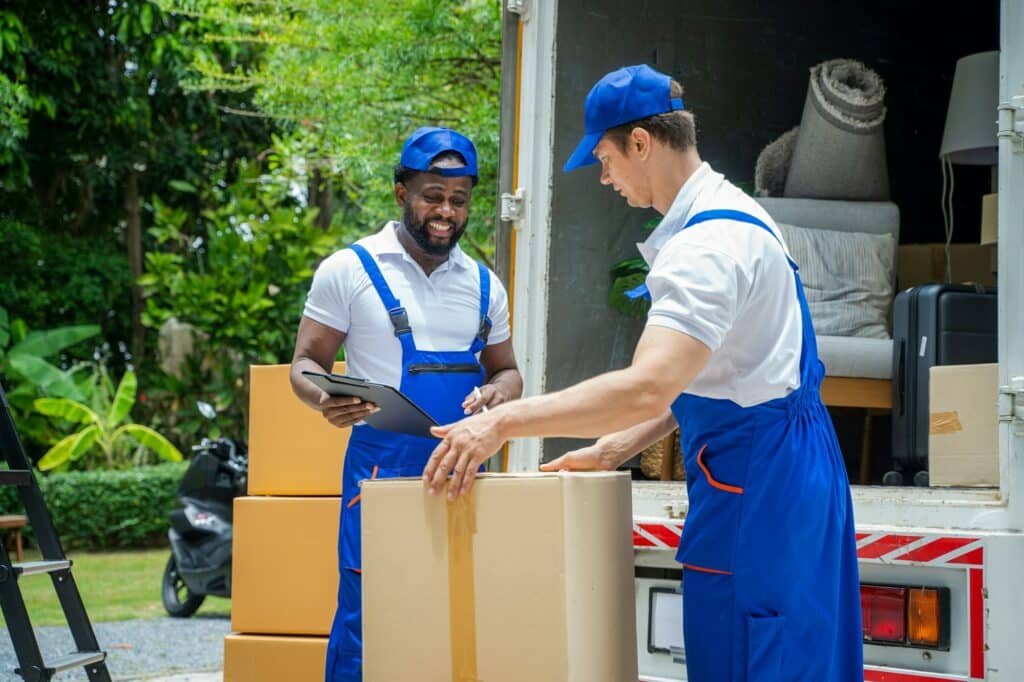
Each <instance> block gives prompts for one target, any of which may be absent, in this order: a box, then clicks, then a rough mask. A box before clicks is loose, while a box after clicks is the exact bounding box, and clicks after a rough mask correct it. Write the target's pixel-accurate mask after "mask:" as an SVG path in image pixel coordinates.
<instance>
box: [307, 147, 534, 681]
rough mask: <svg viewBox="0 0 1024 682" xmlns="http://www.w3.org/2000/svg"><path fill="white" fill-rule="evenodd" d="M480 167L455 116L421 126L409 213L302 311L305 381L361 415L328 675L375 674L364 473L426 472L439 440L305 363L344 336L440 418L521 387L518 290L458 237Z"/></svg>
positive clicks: (402, 189)
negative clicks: (442, 124) (515, 335)
mask: <svg viewBox="0 0 1024 682" xmlns="http://www.w3.org/2000/svg"><path fill="white" fill-rule="evenodd" d="M477 175H478V171H477V158H476V148H475V147H474V146H473V143H472V142H470V141H469V139H468V138H466V137H464V136H463V135H460V134H459V133H457V132H455V131H454V130H449V129H447V128H420V129H419V130H417V131H416V132H414V133H413V134H412V135H410V136H409V138H408V139H407V140H406V141H405V145H404V146H403V147H402V155H401V158H400V159H399V162H398V165H397V166H395V169H394V180H395V190H394V191H395V201H396V202H397V204H398V206H399V207H400V208H401V210H402V219H401V220H400V221H391V222H389V223H388V224H387V225H385V226H384V229H383V230H381V231H380V232H378V233H376V234H373V235H370V236H369V237H366V238H364V239H361V240H359V241H358V242H356V243H355V244H353V245H352V246H351V247H349V248H346V249H342V250H340V251H338V252H336V253H334V254H333V255H332V256H330V257H329V258H327V259H326V260H324V262H323V263H321V264H320V266H319V267H318V268H317V271H316V275H315V276H314V278H313V284H312V287H311V288H310V291H309V297H308V299H307V300H306V306H305V309H304V311H303V316H302V320H301V321H300V323H299V331H298V335H297V337H296V341H295V354H294V356H293V358H292V369H291V382H292V388H293V390H294V391H295V393H296V395H298V396H299V398H301V399H302V400H303V401H304V402H305V403H307V404H308V405H309V406H310V407H312V408H314V409H316V410H318V411H320V412H322V413H323V416H324V418H325V419H327V421H329V422H330V423H331V424H333V425H334V426H337V427H339V428H347V427H349V426H351V427H352V435H351V437H350V438H349V442H348V449H347V450H346V452H345V465H344V473H343V475H342V492H341V502H342V504H341V521H340V528H339V535H338V570H339V584H338V610H337V613H336V615H335V618H334V624H333V626H332V627H331V636H330V640H329V642H328V647H327V661H326V680H327V682H359V681H360V680H361V679H362V610H361V609H362V589H361V577H360V576H361V571H362V553H361V547H360V537H359V532H360V517H359V513H360V512H359V481H361V480H364V479H368V478H390V477H396V476H419V475H420V474H421V473H422V472H423V466H424V464H425V463H426V461H427V458H428V457H429V455H430V452H431V451H432V450H433V449H434V446H435V445H436V444H437V441H436V440H435V439H433V438H423V437H419V436H408V435H405V434H400V433H389V432H385V431H381V430H378V429H375V428H373V427H371V426H369V425H368V424H365V423H362V422H361V420H362V418H363V417H365V416H366V415H368V414H369V413H370V412H371V411H372V410H375V409H376V406H374V405H371V404H369V403H362V402H360V401H359V400H358V399H356V398H349V397H334V398H332V397H330V396H328V395H326V394H325V393H324V392H323V391H321V390H320V389H319V388H317V387H316V386H315V385H313V384H312V383H311V382H310V381H309V380H308V379H306V378H305V377H304V376H303V375H302V371H303V370H309V371H313V372H328V371H330V369H331V367H332V366H333V364H334V360H335V358H336V357H337V356H338V350H339V349H340V348H341V346H342V344H344V346H345V359H346V362H347V367H346V372H347V374H349V375H350V376H356V377H360V378H362V379H367V380H369V381H374V382H377V383H384V384H388V385H391V386H395V387H397V388H399V389H400V390H401V391H402V393H404V394H405V395H407V396H409V397H410V398H411V399H412V400H413V401H414V402H415V403H417V404H418V405H419V406H420V407H422V408H424V409H425V410H426V411H427V412H428V413H430V415H431V416H432V417H433V418H434V419H435V420H436V421H437V422H438V423H441V424H444V423H448V422H452V421H455V420H456V419H459V418H460V417H463V416H465V415H466V414H471V413H473V412H476V411H477V410H483V409H487V408H490V407H496V406H497V405H499V404H501V403H503V402H505V401H507V400H513V399H515V398H518V397H519V395H520V394H521V393H522V390H523V382H522V378H521V377H520V375H519V370H518V369H517V368H516V361H515V356H514V354H513V352H512V342H511V339H510V332H509V324H508V296H507V295H506V293H505V290H504V288H503V287H502V285H501V282H500V281H499V280H498V278H497V277H495V276H494V274H493V273H492V272H491V271H490V270H488V269H487V268H486V267H485V266H483V265H481V264H478V263H474V262H473V261H472V260H471V259H470V258H469V257H468V256H467V255H466V254H465V253H463V251H462V250H461V249H460V248H459V247H458V241H459V238H460V237H461V236H462V234H463V233H464V231H465V229H466V225H467V223H468V220H469V206H470V200H471V199H472V193H473V186H474V185H476V182H477ZM296 465H297V466H301V465H302V463H301V462H296Z"/></svg>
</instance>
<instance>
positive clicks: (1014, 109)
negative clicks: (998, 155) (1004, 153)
mask: <svg viewBox="0 0 1024 682" xmlns="http://www.w3.org/2000/svg"><path fill="white" fill-rule="evenodd" d="M998 136H999V138H1000V139H1004V138H1009V140H1010V141H1011V143H1012V144H1013V151H1015V152H1024V95H1016V96H1014V97H1011V98H1010V101H1009V102H1003V103H1002V104H1000V105H999V133H998Z"/></svg>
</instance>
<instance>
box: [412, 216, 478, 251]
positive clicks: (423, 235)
mask: <svg viewBox="0 0 1024 682" xmlns="http://www.w3.org/2000/svg"><path fill="white" fill-rule="evenodd" d="M467 222H468V221H467ZM402 224H403V225H405V231H406V232H408V233H409V234H410V235H412V238H413V239H414V240H416V244H417V245H419V247H420V248H421V249H423V251H424V252H426V253H428V254H430V255H431V256H447V255H448V254H449V253H451V250H452V249H454V248H455V245H456V244H458V243H459V240H460V239H461V238H462V233H463V232H465V231H466V224H467V223H462V224H461V225H455V226H454V229H453V230H452V237H451V239H449V240H448V243H447V244H435V243H433V242H432V241H430V232H429V231H428V230H427V224H426V222H419V223H417V222H416V221H415V218H414V217H413V215H412V209H411V208H410V207H409V204H406V205H405V208H403V209H402Z"/></svg>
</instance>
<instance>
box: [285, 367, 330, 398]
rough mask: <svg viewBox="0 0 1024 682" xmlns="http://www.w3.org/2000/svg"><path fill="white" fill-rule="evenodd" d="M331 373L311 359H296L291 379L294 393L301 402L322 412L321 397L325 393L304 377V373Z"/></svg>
mask: <svg viewBox="0 0 1024 682" xmlns="http://www.w3.org/2000/svg"><path fill="white" fill-rule="evenodd" d="M303 371H306V372H325V373H326V372H329V371H330V370H327V369H324V368H323V367H321V366H320V365H319V364H318V363H317V362H316V361H315V360H312V359H311V358H295V359H294V360H292V368H291V373H290V378H291V382H292V391H294V392H295V395H297V396H298V397H299V400H301V401H302V402H304V403H306V404H307V405H309V406H310V407H312V408H313V409H314V410H317V411H319V410H321V409H322V408H321V406H320V395H321V393H323V391H321V390H320V389H319V388H318V387H317V386H316V384H314V383H313V382H312V381H310V380H309V379H307V378H306V377H304V376H302V372H303Z"/></svg>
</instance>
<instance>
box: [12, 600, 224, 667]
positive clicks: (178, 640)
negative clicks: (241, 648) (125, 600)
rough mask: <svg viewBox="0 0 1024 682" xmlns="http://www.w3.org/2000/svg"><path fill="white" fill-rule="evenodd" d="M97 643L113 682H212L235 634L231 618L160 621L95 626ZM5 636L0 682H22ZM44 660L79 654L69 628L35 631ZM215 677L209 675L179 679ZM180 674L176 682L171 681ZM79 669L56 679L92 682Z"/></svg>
mask: <svg viewBox="0 0 1024 682" xmlns="http://www.w3.org/2000/svg"><path fill="white" fill-rule="evenodd" d="M93 628H94V629H95V631H96V639H97V640H98V641H99V643H100V647H101V648H102V649H105V650H106V652H107V669H108V670H109V671H110V676H111V677H112V678H113V679H114V680H147V681H149V682H155V680H168V682H170V680H174V682H179V681H180V682H212V681H213V680H219V679H220V678H221V676H220V675H219V673H218V672H216V671H220V670H221V669H222V668H223V666H224V635H226V634H228V633H229V632H230V631H231V621H230V619H229V618H228V617H227V616H206V617H203V616H194V617H192V618H158V619H153V620H125V621H118V622H113V623H94V624H93ZM0 630H3V633H2V635H0V680H11V681H12V682H13V681H14V680H21V678H20V677H19V676H17V675H15V674H14V669H15V668H16V667H17V665H18V662H17V659H16V658H15V655H14V647H13V646H12V645H11V638H10V637H9V636H8V634H7V631H6V629H5V628H0ZM36 639H37V640H38V641H39V647H40V649H41V650H42V652H43V658H44V659H45V658H47V654H49V657H50V658H53V657H55V656H61V655H63V654H66V653H69V652H71V651H73V650H74V644H73V643H72V639H71V632H70V631H69V630H68V629H67V628H65V627H56V626H46V627H38V628H36ZM199 672H211V673H213V674H208V675H198V674H196V675H181V674H180V673H199ZM175 673H179V674H178V675H174V676H173V677H169V676H171V675H173V674H175ZM88 679H89V678H88V676H87V675H86V674H85V672H84V671H83V670H82V669H81V668H79V669H77V670H69V671H67V672H64V673H60V674H59V675H55V676H54V680H55V681H61V682H70V681H71V680H88Z"/></svg>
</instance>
